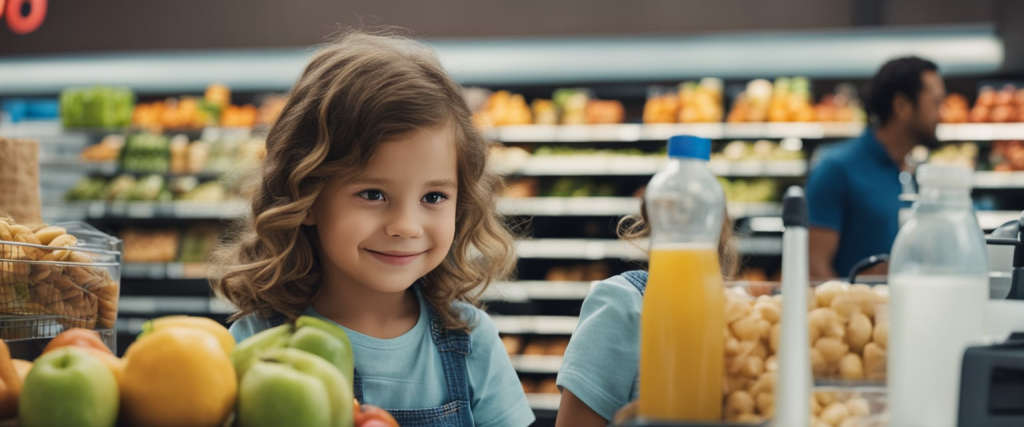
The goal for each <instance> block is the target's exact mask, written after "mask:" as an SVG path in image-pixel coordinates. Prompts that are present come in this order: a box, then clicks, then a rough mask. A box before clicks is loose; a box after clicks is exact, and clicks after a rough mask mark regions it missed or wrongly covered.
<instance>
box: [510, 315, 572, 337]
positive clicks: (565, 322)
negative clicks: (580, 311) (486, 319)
mask: <svg viewBox="0 0 1024 427" xmlns="http://www.w3.org/2000/svg"><path fill="white" fill-rule="evenodd" d="M491 320H493V321H494V324H495V326H497V327H498V332H500V333H502V334H535V335H572V333H573V331H575V330H576V324H578V323H579V321H580V319H579V318H578V317H575V316H507V315H497V314H492V315H491Z"/></svg>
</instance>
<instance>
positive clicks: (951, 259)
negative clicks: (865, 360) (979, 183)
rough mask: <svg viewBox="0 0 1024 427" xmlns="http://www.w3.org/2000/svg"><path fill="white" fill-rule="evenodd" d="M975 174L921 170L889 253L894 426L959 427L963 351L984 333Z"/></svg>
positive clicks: (984, 269)
mask: <svg viewBox="0 0 1024 427" xmlns="http://www.w3.org/2000/svg"><path fill="white" fill-rule="evenodd" d="M971 179H972V171H971V170H970V169H966V168H960V167H953V166H938V165H922V166H920V167H919V168H918V173H917V180H918V184H919V186H920V188H921V191H920V197H919V199H918V201H917V202H916V203H915V204H914V211H913V214H912V217H911V218H910V220H909V221H907V223H906V224H904V225H903V227H902V228H900V231H899V234H898V235H897V236H896V241H895V243H894V244H893V247H892V252H891V254H890V256H891V258H890V267H889V286H890V308H889V309H890V322H891V323H890V325H889V344H888V358H889V360H888V388H889V408H890V411H891V417H892V418H891V424H890V425H893V426H899V427H917V426H921V427H947V426H949V427H952V426H954V425H956V420H957V406H958V402H959V401H958V396H959V388H960V371H961V364H962V359H963V353H964V349H965V348H966V346H967V345H969V344H971V343H972V342H973V341H975V340H977V339H978V338H979V337H981V336H983V335H984V334H985V327H986V325H985V305H986V303H987V300H988V252H987V249H986V246H985V236H984V234H983V233H982V231H981V227H980V226H979V225H978V219H977V218H976V217H975V216H974V209H973V207H972V204H971V195H970V192H971Z"/></svg>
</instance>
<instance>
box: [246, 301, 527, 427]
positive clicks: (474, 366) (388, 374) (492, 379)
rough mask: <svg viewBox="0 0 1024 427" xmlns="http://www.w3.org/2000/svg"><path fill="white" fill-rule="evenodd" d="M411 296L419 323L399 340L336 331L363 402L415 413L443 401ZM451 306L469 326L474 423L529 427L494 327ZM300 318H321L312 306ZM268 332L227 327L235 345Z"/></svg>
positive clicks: (425, 330) (477, 313)
mask: <svg viewBox="0 0 1024 427" xmlns="http://www.w3.org/2000/svg"><path fill="white" fill-rule="evenodd" d="M416 295H417V297H418V298H419V301H420V317H419V320H418V321H417V322H416V326H414V327H413V328H412V329H411V330H409V332H406V333H405V334H403V335H402V336H400V337H397V338H392V339H379V338H374V337H371V336H368V335H364V334H361V333H359V332H356V331H353V330H351V329H348V328H345V327H344V326H342V328H344V329H345V332H346V333H348V337H349V339H350V340H351V341H352V353H353V356H354V357H355V365H356V370H358V371H359V375H360V377H361V378H362V381H363V398H364V400H365V401H366V402H368V403H370V404H372V405H375V406H379V407H382V408H390V409H420V408H432V407H437V406H442V405H444V404H445V403H448V401H449V399H448V390H447V387H446V384H445V376H444V368H443V367H442V366H441V354H440V353H439V352H438V350H437V347H436V346H435V345H434V341H433V338H431V336H430V320H429V317H428V314H427V302H426V301H425V300H424V299H423V298H422V296H420V294H419V292H416ZM457 307H459V308H460V309H462V310H463V313H464V314H463V318H464V319H465V320H467V321H468V322H469V323H470V325H473V330H472V332H471V333H470V336H469V340H470V345H471V349H470V354H469V355H468V356H466V366H467V369H468V370H469V373H468V376H469V388H470V409H471V410H472V411H473V421H474V423H475V424H476V425H477V426H486V427H498V426H501V427H505V426H508V427H521V426H528V425H530V424H531V423H533V421H534V415H533V411H532V410H531V409H530V405H529V404H528V403H527V402H526V395H525V394H524V393H523V387H522V385H520V383H519V378H518V377H517V376H516V372H515V369H514V368H513V367H512V362H511V360H510V359H509V357H508V353H507V352H506V351H505V347H504V345H502V343H501V339H500V338H498V328H497V327H496V326H495V325H494V322H493V321H492V320H491V318H490V317H488V316H487V314H486V313H484V312H483V311H481V310H479V309H477V308H476V307H473V306H471V305H468V304H462V303H457ZM303 314H305V315H308V316H316V317H320V318H323V319H326V318H324V317H323V316H321V315H320V314H319V313H317V312H316V310H314V309H313V307H309V308H307V309H306V311H305V312H304V313H303ZM327 320H330V319H327ZM332 323H334V322H332ZM335 324H336V325H337V323H335ZM338 326H341V325H338ZM268 327H269V324H268V320H267V319H265V318H262V317H258V316H255V315H249V316H246V317H244V318H242V319H240V320H238V321H237V322H235V323H234V324H232V325H231V334H232V335H234V337H235V340H236V341H238V342H241V341H242V340H244V339H246V338H248V337H250V336H252V335H253V334H255V333H257V332H260V331H263V330H265V329H267V328H268Z"/></svg>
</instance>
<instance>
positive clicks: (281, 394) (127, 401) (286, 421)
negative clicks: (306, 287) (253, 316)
mask: <svg viewBox="0 0 1024 427" xmlns="http://www.w3.org/2000/svg"><path fill="white" fill-rule="evenodd" d="M143 330H144V331H143V333H142V334H141V335H140V336H139V339H138V340H136V341H135V342H134V343H133V344H132V345H131V346H130V347H128V350H127V351H126V352H125V355H124V358H123V359H122V358H118V357H116V356H114V355H113V354H112V353H111V352H110V350H109V349H108V348H107V347H106V345H104V343H103V342H102V340H101V339H100V338H99V335H98V334H97V333H96V332H94V331H90V330H86V329H70V330H67V331H65V332H63V333H61V334H60V335H58V336H57V337H55V338H54V339H53V340H52V341H51V342H50V344H49V345H48V346H47V347H46V349H45V350H44V351H43V354H42V355H41V356H40V357H39V358H38V359H36V360H35V362H34V363H33V362H28V361H20V360H12V359H11V357H10V352H9V351H8V350H7V346H6V345H5V344H0V381H2V385H4V386H6V387H5V388H3V390H0V418H3V419H9V418H14V417H17V419H18V423H19V425H20V426H22V427H36V426H40V427H41V426H57V425H59V426H67V427H78V426H82V427H86V426H88V427H103V426H114V425H124V426H147V427H148V426H153V427H159V426H211V427H213V426H224V425H234V426H237V427H262V426H283V425H301V426H324V427H327V426H330V427H349V426H356V427H387V426H396V427H397V426H398V424H397V423H396V422H395V420H394V418H392V417H391V415H390V414H388V413H387V412H386V411H383V410H381V409H379V408H374V407H371V406H369V405H362V406H360V405H359V403H358V402H356V401H355V399H353V392H352V378H353V361H352V349H351V345H350V343H349V340H348V337H347V336H346V335H345V332H344V331H343V330H342V329H341V328H338V327H337V326H334V325H332V324H330V323H328V322H326V321H323V320H320V319H316V318H311V317H300V318H299V319H298V320H297V321H296V322H295V323H294V324H285V325H282V326H279V327H276V328H273V329H269V330H266V331H264V332H262V333H259V334H256V335H254V336H252V337H251V338H249V339H248V340H246V341H244V342H242V343H241V344H238V345H237V346H236V345H235V340H234V338H233V337H232V336H231V334H230V333H229V332H228V330H227V329H225V328H224V327H223V326H221V325H220V324H218V323H217V322H215V321H213V320H210V319H207V318H200V317H187V316H171V317H163V318H159V319H155V320H152V321H149V322H147V323H146V324H145V326H144V328H143ZM168 367H173V369H168ZM232 422H233V424H231V423H232Z"/></svg>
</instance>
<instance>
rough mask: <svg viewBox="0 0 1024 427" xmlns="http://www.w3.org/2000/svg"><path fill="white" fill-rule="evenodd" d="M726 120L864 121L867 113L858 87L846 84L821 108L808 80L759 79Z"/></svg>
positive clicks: (824, 99) (820, 103) (824, 100)
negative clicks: (815, 102)
mask: <svg viewBox="0 0 1024 427" xmlns="http://www.w3.org/2000/svg"><path fill="white" fill-rule="evenodd" d="M726 121H728V122H730V123H739V122H863V121H866V116H865V113H864V110H863V109H862V108H861V105H860V100H859V99H858V97H857V91H856V88H855V87H854V86H853V85H850V84H843V85H840V86H839V87H837V88H836V92H835V93H834V94H828V95H825V96H824V97H822V99H821V102H819V103H818V104H817V105H815V104H814V100H813V98H812V94H811V83H810V80H808V79H807V78H806V77H793V78H786V77H780V78H778V79H775V83H774V84H772V83H771V82H769V81H768V80H764V79H757V80H752V81H750V82H749V83H747V88H746V90H745V91H744V92H742V93H740V95H739V96H737V97H736V99H735V101H734V102H733V107H732V110H731V111H729V115H728V117H727V118H726Z"/></svg>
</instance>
